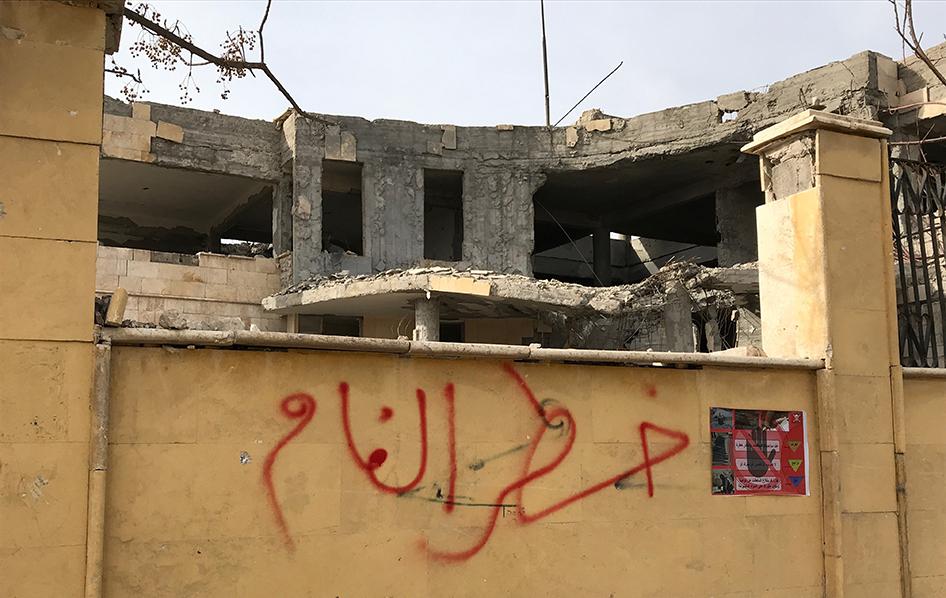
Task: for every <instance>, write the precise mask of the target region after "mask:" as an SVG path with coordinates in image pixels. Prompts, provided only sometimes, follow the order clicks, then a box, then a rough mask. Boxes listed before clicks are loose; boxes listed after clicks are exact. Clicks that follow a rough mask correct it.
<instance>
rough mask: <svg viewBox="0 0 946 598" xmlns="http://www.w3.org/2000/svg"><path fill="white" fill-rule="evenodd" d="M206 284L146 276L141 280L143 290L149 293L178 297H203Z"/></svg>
mask: <svg viewBox="0 0 946 598" xmlns="http://www.w3.org/2000/svg"><path fill="white" fill-rule="evenodd" d="M206 287H207V285H206V284H204V283H201V282H185V281H183V280H168V279H166V278H145V279H142V281H141V292H142V293H144V294H148V295H162V296H164V295H174V296H176V297H203V296H204V289H205V288H206Z"/></svg>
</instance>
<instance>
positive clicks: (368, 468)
mask: <svg viewBox="0 0 946 598" xmlns="http://www.w3.org/2000/svg"><path fill="white" fill-rule="evenodd" d="M503 368H504V370H505V371H506V373H507V374H508V375H509V376H510V377H511V378H512V380H513V381H514V382H515V384H516V386H517V387H518V388H519V390H520V393H521V395H522V397H523V398H524V399H525V400H526V401H527V403H528V404H529V406H530V407H531V409H532V410H533V411H535V414H536V416H537V418H538V420H539V421H538V422H537V424H536V428H535V431H534V433H533V434H531V435H530V436H531V438H532V440H531V442H530V443H529V444H528V445H527V446H526V457H525V460H524V463H523V467H522V473H521V475H520V477H519V478H518V479H517V480H515V481H514V482H512V483H511V484H509V485H507V486H506V487H504V488H503V489H502V490H501V491H500V492H499V494H498V495H497V496H496V499H495V500H494V501H493V503H492V505H491V506H490V513H489V517H488V520H487V522H486V525H485V526H484V528H483V532H482V534H481V535H480V537H479V538H478V539H477V540H476V542H474V543H473V544H471V545H470V546H468V547H466V548H464V549H461V550H455V551H447V550H438V549H434V548H430V547H429V546H428V545H427V543H426V541H423V542H422V543H421V545H422V547H423V548H424V549H425V550H426V551H427V552H428V554H429V555H430V556H431V557H432V558H434V559H437V560H442V561H447V562H457V561H464V560H467V559H469V558H471V557H473V556H474V555H476V554H477V553H478V552H479V551H480V550H482V549H483V547H484V546H486V544H487V543H488V542H489V539H490V537H491V536H492V534H493V531H494V530H495V527H496V523H497V520H498V518H499V514H500V511H501V508H502V505H503V503H504V501H505V500H506V499H507V498H509V497H513V498H514V499H515V500H516V503H517V504H518V505H519V509H518V512H517V518H516V522H517V523H518V524H519V525H528V524H530V523H534V522H536V521H539V520H541V519H544V518H546V517H548V516H550V515H552V514H553V513H556V512H558V511H560V510H562V509H564V508H565V507H567V506H569V505H571V504H573V503H575V502H578V501H580V500H582V499H584V498H587V497H588V496H591V495H592V494H595V493H597V492H600V491H601V490H604V489H605V488H607V487H608V486H611V485H613V484H615V483H616V482H619V481H620V480H623V479H625V478H628V477H631V476H633V475H636V474H638V473H640V472H644V474H645V475H646V478H647V495H648V496H653V495H654V481H653V467H654V466H655V465H657V464H659V463H662V462H664V461H666V460H667V459H670V458H672V457H674V456H675V455H677V454H679V453H680V452H681V451H683V450H684V449H685V448H686V447H687V446H688V445H689V442H690V440H689V437H688V436H687V435H686V434H684V433H683V432H680V431H677V430H671V429H668V428H664V427H661V426H658V425H656V424H653V423H650V422H642V423H641V424H640V426H639V428H638V431H639V434H640V441H641V449H642V452H643V456H644V459H643V461H642V462H640V463H638V464H636V465H634V466H632V467H629V468H628V469H626V470H623V471H621V472H618V473H617V474H614V475H612V476H610V477H608V478H607V479H604V480H602V481H600V482H598V483H595V484H593V485H591V486H588V487H587V488H584V489H582V490H580V491H578V492H576V493H574V494H572V495H570V496H568V497H566V498H564V499H562V500H560V501H558V502H556V503H554V504H552V505H550V506H547V507H545V508H544V509H541V510H539V511H537V512H534V513H530V512H528V511H527V510H526V509H525V507H524V505H523V491H524V489H525V488H526V486H528V485H529V484H531V483H533V482H535V481H536V480H538V479H540V478H542V477H543V476H546V475H548V474H550V473H551V472H553V471H554V470H555V469H556V468H557V467H558V466H559V465H561V463H562V462H563V461H564V460H565V459H566V457H568V455H569V454H570V453H571V450H572V447H573V446H574V444H575V438H576V437H577V434H578V430H577V424H576V422H575V419H574V417H573V416H572V414H571V412H570V411H569V410H568V409H567V408H565V407H560V406H555V407H552V408H550V409H546V408H545V407H544V406H543V405H542V403H540V402H539V401H538V400H537V399H536V397H535V394H534V393H533V392H532V389H531V388H530V387H529V384H528V383H527V382H526V380H525V379H524V378H523V377H522V376H521V375H520V374H519V373H518V372H517V371H516V370H515V369H514V368H513V367H512V366H511V365H509V364H506V365H504V366H503ZM648 394H649V395H651V393H650V392H648ZM653 394H656V393H655V392H654V393H653ZM338 395H339V399H340V403H341V420H342V421H341V424H342V429H343V432H344V434H345V441H346V444H347V446H348V452H349V455H350V456H351V458H352V460H353V461H354V463H355V465H356V466H357V467H358V468H359V469H361V470H362V471H363V472H364V473H365V475H366V476H367V477H368V480H369V481H370V483H371V484H372V485H373V486H374V487H375V488H377V489H378V490H380V491H381V492H385V493H388V494H397V495H400V494H405V493H407V492H410V491H412V490H414V489H415V488H417V487H418V484H420V482H421V480H422V479H423V478H424V474H425V473H426V470H427V457H428V450H429V447H428V443H427V397H426V394H425V393H424V391H423V390H422V389H419V388H418V389H417V391H416V400H417V411H418V420H419V429H420V464H419V465H418V469H417V474H416V475H415V476H414V478H413V479H412V480H411V481H409V482H408V483H406V484H404V485H401V486H392V485H388V484H385V483H384V482H382V481H381V480H380V479H378V477H377V473H376V472H377V469H378V468H379V467H381V465H383V464H384V463H385V461H386V460H387V456H388V454H387V451H385V450H384V449H382V448H378V449H375V450H374V451H372V452H371V453H370V454H369V456H368V458H367V459H365V458H364V457H363V456H362V454H361V453H360V452H359V450H358V448H357V446H356V443H355V438H354V434H353V432H352V428H351V418H350V398H349V395H350V389H349V386H348V383H346V382H342V383H340V384H339V386H338ZM443 396H444V400H445V403H446V411H447V445H448V446H447V450H448V457H449V468H450V477H449V484H448V488H447V496H446V499H445V500H444V510H445V511H446V512H447V513H451V512H452V511H453V510H454V507H455V506H456V504H457V503H456V483H457V454H456V453H457V448H456V391H455V388H454V385H453V384H452V383H451V384H447V385H446V386H445V387H444V395H443ZM651 396H652V395H651ZM315 409H316V402H315V399H314V398H313V397H311V396H310V395H307V394H304V393H298V394H293V395H290V396H288V397H286V398H285V399H283V401H282V403H281V410H282V413H283V415H285V416H286V417H288V418H289V419H296V420H299V423H298V424H296V426H295V427H294V428H293V429H292V430H291V431H290V432H289V433H288V434H286V435H285V436H284V437H283V438H282V439H281V440H280V441H279V442H278V443H277V444H276V446H275V447H274V448H273V450H272V451H271V452H270V453H269V455H268V456H267V458H266V461H265V463H264V465H263V484H264V486H265V488H266V491H267V496H268V499H269V501H270V505H271V506H272V508H273V511H274V514H275V517H276V523H277V526H278V527H279V529H280V532H281V533H282V534H283V536H284V539H285V542H286V545H287V547H288V548H289V549H290V550H292V549H293V548H294V543H293V541H292V537H291V535H290V534H289V529H288V526H287V524H286V521H285V517H284V515H283V513H282V508H281V506H280V504H279V501H278V499H277V497H276V492H275V489H274V487H273V481H272V470H273V465H274V463H275V461H276V457H277V456H278V455H279V452H280V451H281V450H282V449H283V448H284V447H285V446H286V444H287V443H289V442H290V441H291V440H292V439H293V438H295V437H296V436H297V435H298V434H299V433H300V432H301V431H302V430H303V429H304V428H305V427H306V426H307V425H308V424H309V422H310V421H311V420H312V417H313V416H314V415H315ZM392 415H393V410H392V409H391V408H390V407H383V408H382V409H381V414H380V416H379V418H378V419H379V421H381V422H386V421H388V420H389V419H390V418H391V417H392ZM563 427H564V430H565V432H566V433H567V437H566V439H565V443H564V445H563V446H562V447H561V449H560V450H559V451H558V453H557V454H556V455H555V456H554V457H552V458H551V459H550V460H549V461H548V462H547V463H545V464H543V465H541V466H539V467H535V466H534V463H533V461H534V459H535V455H536V452H537V450H538V448H539V446H540V445H541V443H542V439H543V438H544V436H545V434H546V432H547V431H548V430H549V429H561V428H563ZM648 433H657V434H661V435H663V436H665V437H668V438H670V439H673V440H674V441H675V443H674V444H673V445H672V446H671V447H670V448H668V449H666V450H664V451H662V452H660V453H659V454H657V455H651V454H650V448H649V445H648Z"/></svg>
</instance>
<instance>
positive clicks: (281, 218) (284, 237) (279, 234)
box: [273, 160, 294, 256]
mask: <svg viewBox="0 0 946 598" xmlns="http://www.w3.org/2000/svg"><path fill="white" fill-rule="evenodd" d="M293 162H294V161H292V160H290V161H289V162H288V163H287V164H286V168H285V169H284V170H283V173H282V176H281V177H280V179H279V182H278V183H277V184H276V188H275V189H273V255H274V256H277V255H280V254H282V253H284V252H286V251H292V195H293V191H292V166H293Z"/></svg>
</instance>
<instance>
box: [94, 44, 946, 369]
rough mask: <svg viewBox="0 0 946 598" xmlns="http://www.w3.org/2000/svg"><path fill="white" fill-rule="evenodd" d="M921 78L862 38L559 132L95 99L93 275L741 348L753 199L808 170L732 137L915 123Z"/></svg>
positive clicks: (569, 333) (220, 311)
mask: <svg viewBox="0 0 946 598" xmlns="http://www.w3.org/2000/svg"><path fill="white" fill-rule="evenodd" d="M932 52H933V54H935V55H938V54H943V53H944V52H943V49H942V48H941V47H940V48H935V49H933V50H932ZM932 81H935V79H934V78H933V77H932V76H930V74H929V72H928V71H926V70H925V67H923V66H922V64H920V63H918V62H917V61H907V62H904V63H898V62H895V61H894V60H891V59H890V58H887V57H885V56H883V55H880V54H877V53H875V52H870V51H868V52H862V53H860V54H857V55H855V56H852V57H851V58H849V59H847V60H844V61H840V62H833V63H830V64H827V65H825V66H822V67H820V68H816V69H814V70H811V71H808V72H806V73H802V74H799V75H796V76H793V77H790V78H788V79H786V80H784V81H780V82H778V83H773V84H772V85H769V86H767V87H766V88H764V89H760V90H755V91H751V92H746V91H739V92H736V93H731V94H727V95H724V96H720V97H718V98H717V99H715V100H712V101H706V102H700V103H696V104H690V105H686V106H680V107H676V108H670V109H667V110H664V111H661V112H656V113H651V114H644V115H640V116H635V117H630V118H623V117H616V116H611V115H607V114H603V113H602V112H601V111H598V110H590V111H587V112H585V113H584V114H582V115H581V117H580V118H579V119H578V120H577V122H575V123H574V124H573V125H570V126H566V127H555V128H551V129H550V128H546V127H531V126H518V125H506V124H500V125H496V126H490V127H461V126H453V125H430V124H418V123H413V122H404V121H395V120H375V121H368V120H365V119H362V118H357V117H347V116H329V115H320V114H308V115H302V114H298V113H294V112H287V113H285V114H283V115H282V116H281V117H279V118H277V119H276V120H275V121H273V122H267V121H260V120H250V119H245V118H239V117H235V116H228V115H224V114H219V113H215V112H204V111H199V110H193V109H187V108H179V107H173V106H166V105H159V104H147V103H133V104H125V103H122V102H120V101H117V100H113V99H111V98H106V101H105V117H104V132H103V143H102V154H103V155H102V160H101V166H100V210H99V213H100V216H99V240H100V247H99V259H98V277H97V287H96V288H97V291H98V292H99V294H101V295H108V294H109V293H111V292H113V291H114V290H115V289H116V288H119V287H121V288H123V289H125V290H126V291H127V292H128V294H129V297H130V298H129V303H128V306H127V311H126V314H125V317H126V318H127V319H128V320H130V321H134V322H137V323H138V324H137V325H159V324H160V325H164V326H169V327H190V328H211V329H221V328H223V329H233V328H236V329H243V328H251V327H252V328H257V329H260V330H271V331H287V330H288V331H290V332H305V333H321V334H341V335H348V336H367V337H379V338H397V337H400V336H406V337H411V336H413V337H414V338H417V339H421V340H442V341H456V342H482V343H508V344H532V343H539V344H541V345H543V346H552V347H555V346H558V347H563V346H568V347H587V348H618V349H621V348H623V349H648V348H650V349H655V350H677V351H713V350H720V349H728V348H732V347H734V346H746V345H752V344H754V343H755V342H756V341H757V339H758V338H759V334H760V331H759V319H758V273H757V271H756V270H755V268H754V262H755V261H756V259H757V244H756V232H755V231H756V223H755V208H756V207H757V206H759V205H761V204H762V203H764V202H765V193H764V192H763V190H762V189H763V187H765V188H768V189H773V188H777V187H778V186H779V185H780V184H782V181H780V180H778V177H786V180H789V179H791V180H793V181H794V180H797V178H798V177H805V176H809V177H810V176H812V173H810V172H801V171H799V170H798V169H796V168H795V166H794V162H793V161H792V159H791V156H785V163H784V165H783V166H781V167H778V165H776V166H777V167H776V168H773V170H772V171H773V173H775V174H774V175H773V176H774V179H773V180H766V181H764V185H763V184H762V182H761V181H760V179H759V167H758V165H757V164H756V162H755V161H754V160H752V159H748V158H747V156H746V155H744V154H740V151H739V150H740V147H741V146H743V145H744V144H745V143H747V142H748V141H749V140H750V138H751V137H752V135H753V133H755V132H757V131H759V130H761V129H763V128H765V127H767V126H770V125H772V124H774V123H776V122H778V121H780V120H782V119H784V118H785V117H787V116H789V115H791V114H794V113H797V112H799V111H800V110H804V109H806V108H812V107H813V108H818V109H822V110H826V111H829V112H835V113H838V114H844V115H851V116H856V117H863V118H870V119H879V120H882V121H884V122H885V123H887V124H888V125H889V126H891V128H893V129H894V130H895V135H897V136H898V137H897V138H900V139H910V138H915V136H916V134H917V129H918V128H917V127H916V126H915V124H916V122H918V120H919V119H922V120H925V121H927V122H928V123H929V124H930V125H932V124H936V123H938V120H939V118H941V116H940V113H941V112H942V111H936V110H935V109H933V110H932V112H931V111H930V110H931V108H935V107H931V106H929V105H927V106H924V107H923V108H922V109H921V110H919V112H918V111H916V110H915V111H913V113H908V112H906V111H902V110H897V107H898V106H907V105H908V104H910V103H912V102H915V101H916V98H919V97H920V96H921V95H922V96H923V99H925V100H928V99H929V98H930V97H931V93H932V94H933V95H936V93H937V92H936V91H935V90H933V88H934V86H933V84H932ZM931 90H933V91H931ZM923 110H926V111H927V112H926V113H925V114H924V113H923ZM933 112H935V114H934V113H933ZM926 128H929V127H928V126H927V127H924V133H925V130H926Z"/></svg>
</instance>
